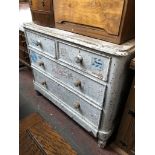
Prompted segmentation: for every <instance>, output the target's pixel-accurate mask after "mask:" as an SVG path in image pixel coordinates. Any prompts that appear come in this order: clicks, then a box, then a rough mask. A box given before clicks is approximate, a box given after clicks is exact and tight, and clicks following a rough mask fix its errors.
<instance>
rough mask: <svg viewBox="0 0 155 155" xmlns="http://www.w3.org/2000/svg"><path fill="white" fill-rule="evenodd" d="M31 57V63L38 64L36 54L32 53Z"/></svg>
mask: <svg viewBox="0 0 155 155" xmlns="http://www.w3.org/2000/svg"><path fill="white" fill-rule="evenodd" d="M30 57H31V61H32V62H36V61H37V55H36V54H35V53H33V52H32V53H31V55H30Z"/></svg>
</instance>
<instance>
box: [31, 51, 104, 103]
mask: <svg viewBox="0 0 155 155" xmlns="http://www.w3.org/2000/svg"><path fill="white" fill-rule="evenodd" d="M30 57H31V62H32V64H33V65H35V66H36V67H37V68H39V69H41V70H44V71H45V72H47V73H49V74H51V75H52V76H53V77H55V78H56V79H58V80H60V81H61V82H63V83H64V84H66V85H67V86H69V87H71V88H72V89H74V90H76V91H77V92H80V93H81V94H82V95H84V96H85V97H87V98H89V99H90V100H93V101H94V102H96V104H98V105H100V106H102V104H103V100H104V94H105V90H106V86H104V85H102V84H100V83H98V82H96V81H94V80H91V79H89V78H87V77H85V76H83V75H82V74H79V73H77V72H75V71H73V70H70V69H68V68H67V67H64V66H62V65H60V64H57V63H55V62H53V61H52V60H49V59H48V58H45V57H43V56H41V55H39V54H36V53H35V52H32V51H30ZM34 57H35V58H34ZM34 59H35V61H34Z"/></svg>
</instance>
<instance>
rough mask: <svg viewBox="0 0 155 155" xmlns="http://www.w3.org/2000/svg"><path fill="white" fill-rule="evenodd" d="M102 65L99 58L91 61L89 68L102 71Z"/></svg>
mask: <svg viewBox="0 0 155 155" xmlns="http://www.w3.org/2000/svg"><path fill="white" fill-rule="evenodd" d="M103 66H104V63H103V61H102V60H101V59H100V58H92V59H91V67H92V68H93V69H97V70H103Z"/></svg>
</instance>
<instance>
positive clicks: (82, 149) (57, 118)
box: [19, 68, 117, 155]
mask: <svg viewBox="0 0 155 155" xmlns="http://www.w3.org/2000/svg"><path fill="white" fill-rule="evenodd" d="M19 92H20V93H19V102H20V103H19V111H20V112H19V116H20V118H19V119H22V118H24V117H25V116H27V115H29V114H30V113H32V112H38V113H39V114H40V115H41V116H42V117H43V118H44V119H45V120H46V121H47V122H48V123H49V124H50V125H51V126H52V127H53V128H54V129H55V130H56V131H57V132H58V133H59V134H60V135H61V136H62V137H63V138H64V139H65V140H66V141H67V142H68V143H69V144H70V145H71V146H72V147H73V149H75V151H76V152H77V153H78V154H79V155H117V153H115V152H114V151H113V150H112V149H111V148H110V147H106V148H105V149H101V148H99V147H98V145H97V140H96V139H95V138H93V137H92V136H91V135H89V133H87V132H86V131H85V130H84V129H83V128H82V127H80V126H79V125H78V124H77V123H75V122H74V121H73V120H72V119H70V118H69V117H68V116H67V115H66V114H65V113H64V112H62V111H61V110H60V109H58V108H57V107H56V106H55V105H54V104H52V103H51V102H50V101H49V100H47V99H46V98H44V97H43V96H41V95H40V96H39V95H38V94H37V93H36V92H35V90H34V88H33V75H32V73H31V70H29V69H27V68H23V69H20V72H19Z"/></svg>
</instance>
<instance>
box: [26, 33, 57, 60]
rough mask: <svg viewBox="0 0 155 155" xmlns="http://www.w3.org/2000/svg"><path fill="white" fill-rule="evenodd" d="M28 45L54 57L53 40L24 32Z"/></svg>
mask: <svg viewBox="0 0 155 155" xmlns="http://www.w3.org/2000/svg"><path fill="white" fill-rule="evenodd" d="M26 34H27V40H28V45H29V46H30V47H32V48H35V49H37V50H39V51H40V52H44V53H46V54H47V55H49V56H51V57H53V58H55V57H56V54H55V41H53V40H51V39H49V38H46V37H45V36H41V35H39V34H36V33H32V32H28V31H27V32H26Z"/></svg>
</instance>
